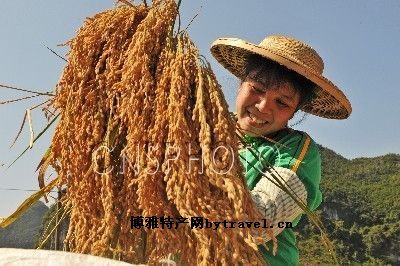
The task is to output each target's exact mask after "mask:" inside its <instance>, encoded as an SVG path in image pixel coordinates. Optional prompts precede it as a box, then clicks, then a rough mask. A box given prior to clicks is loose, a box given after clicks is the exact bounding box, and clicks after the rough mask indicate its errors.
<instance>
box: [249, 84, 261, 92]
mask: <svg viewBox="0 0 400 266" xmlns="http://www.w3.org/2000/svg"><path fill="white" fill-rule="evenodd" d="M250 86H251V88H252V89H253V90H254V91H255V92H258V93H264V92H265V91H264V90H263V89H260V88H258V87H256V86H254V85H250Z"/></svg>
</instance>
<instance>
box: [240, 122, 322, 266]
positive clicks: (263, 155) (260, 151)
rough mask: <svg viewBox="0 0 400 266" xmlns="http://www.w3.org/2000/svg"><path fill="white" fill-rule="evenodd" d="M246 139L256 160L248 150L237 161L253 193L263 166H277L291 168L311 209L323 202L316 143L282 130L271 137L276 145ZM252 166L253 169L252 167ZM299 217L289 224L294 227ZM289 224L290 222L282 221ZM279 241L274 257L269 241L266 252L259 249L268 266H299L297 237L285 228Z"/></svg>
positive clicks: (305, 135) (299, 132)
mask: <svg viewBox="0 0 400 266" xmlns="http://www.w3.org/2000/svg"><path fill="white" fill-rule="evenodd" d="M245 140H246V142H247V144H248V145H251V146H252V147H253V148H254V149H255V150H256V151H257V154H256V155H257V157H254V155H253V153H251V152H249V151H247V149H246V148H244V149H242V150H241V151H240V155H241V157H240V159H241V161H242V164H243V165H244V167H245V170H246V173H245V176H246V182H247V185H248V187H249V189H250V190H252V189H253V188H254V187H255V186H256V184H257V182H258V181H259V180H260V179H261V177H262V175H261V174H260V171H263V169H265V167H266V165H268V164H269V165H271V166H279V167H284V168H288V169H291V170H292V171H293V172H295V173H296V174H297V176H298V177H299V178H300V180H301V181H302V182H303V184H304V186H305V188H306V190H307V206H308V208H310V209H311V210H314V209H315V208H317V207H318V206H319V205H320V203H321V201H322V194H321V191H320V190H319V183H320V179H321V157H320V154H319V150H318V147H317V145H316V143H315V142H314V141H313V140H312V139H311V138H310V137H309V136H308V135H307V134H306V133H304V132H301V131H295V130H292V129H284V130H282V131H280V132H278V134H277V135H276V136H275V137H274V140H276V141H278V144H276V143H275V144H274V143H272V142H270V141H267V140H265V139H264V138H255V137H249V136H246V137H245ZM253 166H254V167H253ZM300 218H301V216H300V217H298V218H296V219H295V220H294V221H292V224H293V226H295V225H297V223H298V222H299V220H300ZM283 222H290V221H283ZM276 239H277V241H278V249H277V254H276V256H274V255H273V254H272V243H271V241H269V242H267V243H266V246H267V247H268V248H269V250H266V249H265V248H264V247H263V246H259V250H260V252H261V254H262V256H263V258H264V259H265V261H266V262H267V263H268V265H272V266H275V265H298V264H299V251H298V248H297V246H296V237H295V235H294V232H293V230H292V229H290V228H286V229H284V230H283V231H282V232H281V233H280V234H279V235H277V236H276Z"/></svg>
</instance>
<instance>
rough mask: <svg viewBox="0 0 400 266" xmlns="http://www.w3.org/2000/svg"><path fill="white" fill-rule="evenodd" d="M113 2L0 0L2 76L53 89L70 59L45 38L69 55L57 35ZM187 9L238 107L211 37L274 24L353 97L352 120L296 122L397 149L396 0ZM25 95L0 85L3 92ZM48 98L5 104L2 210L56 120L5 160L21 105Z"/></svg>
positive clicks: (358, 151)
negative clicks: (214, 55) (302, 43)
mask: <svg viewBox="0 0 400 266" xmlns="http://www.w3.org/2000/svg"><path fill="white" fill-rule="evenodd" d="M136 2H137V1H136ZM113 4H114V1H113V0H96V1H93V0H79V1H78V0H68V1H67V0H57V1H54V0H53V1H51V0H39V1H27V0H24V1H23V0H1V2H0V10H1V11H2V12H1V13H2V15H1V16H0V36H1V40H2V41H1V42H0V84H7V85H13V86H16V87H19V88H25V89H34V90H40V91H48V90H52V88H54V86H55V84H56V83H57V80H58V78H59V77H60V74H61V71H62V69H63V67H64V62H63V61H62V60H60V59H59V58H58V57H56V56H55V55H53V54H52V53H51V52H49V50H47V49H46V48H45V46H48V47H50V48H52V49H54V50H56V51H57V52H59V53H60V54H63V55H65V53H66V51H67V49H66V48H62V47H58V46H57V45H58V44H62V43H65V42H66V41H68V40H69V39H70V38H72V37H73V36H74V34H75V32H76V30H77V29H78V28H79V26H80V25H81V24H82V22H83V21H84V19H85V17H88V16H92V15H94V14H95V13H97V12H99V11H102V10H104V9H107V8H112V7H113ZM200 6H202V8H200ZM181 13H182V19H181V21H182V22H181V25H182V26H181V27H182V28H185V27H186V26H187V25H188V23H189V21H190V20H191V18H192V17H194V16H195V15H196V14H197V13H199V14H198V16H197V17H196V18H195V20H194V21H193V23H192V24H191V25H190V27H189V29H188V31H189V33H190V36H191V37H192V39H193V40H194V42H195V43H196V44H197V45H198V47H199V49H200V52H201V53H202V54H203V55H205V56H206V57H207V58H208V60H209V61H210V62H211V64H212V67H213V69H214V72H215V73H216V75H217V78H218V80H219V82H220V83H221V85H222V87H223V89H224V93H225V95H226V99H227V101H228V103H229V104H230V106H231V108H232V109H233V108H234V105H233V103H234V98H235V95H236V91H237V87H238V81H237V80H236V78H235V77H234V76H232V75H231V74H230V73H229V72H227V71H225V70H224V69H223V68H221V67H220V66H218V64H217V63H216V61H215V60H214V59H213V58H212V57H211V55H210V53H209V47H210V44H211V43H212V42H213V41H214V40H215V39H216V38H218V37H239V38H242V39H245V40H248V41H251V42H254V43H259V42H260V41H261V40H262V39H263V38H264V37H265V36H267V35H270V34H284V35H289V36H293V37H296V38H298V39H300V40H303V41H305V42H307V43H309V44H310V45H311V46H312V47H313V48H314V49H315V50H317V51H318V52H319V54H320V55H321V56H322V58H323V59H324V62H325V71H324V74H325V76H326V77H328V78H329V79H330V80H332V81H333V82H334V83H335V84H336V85H337V86H338V87H340V88H341V89H342V90H343V91H344V92H345V94H346V95H347V96H348V98H349V100H350V101H351V103H352V106H353V113H352V115H351V116H350V118H349V119H347V120H344V121H335V120H328V119H322V118H318V117H313V116H308V118H307V119H306V120H305V121H304V122H302V123H301V124H300V125H299V126H296V129H299V130H304V131H307V132H308V133H309V134H310V135H311V136H312V137H313V138H314V139H315V140H316V141H317V142H318V143H320V144H322V145H323V146H325V147H328V148H331V149H333V150H335V151H336V152H338V153H339V154H341V155H343V156H345V157H347V158H356V157H371V156H378V155H383V154H387V153H398V154H399V153H400V141H399V137H400V118H399V115H400V88H399V84H398V79H396V78H397V77H398V76H399V70H400V52H399V47H400V16H399V15H398V14H400V2H399V1H390V0H386V1H371V0H370V1H317V0H305V1H295V0H293V1H285V0H281V1H265V0H263V1H262V0H249V1H236V0H230V1H228V0H213V1H210V0H209V1H189V0H183V1H182V8H181ZM25 95H26V94H25V93H19V92H15V91H9V90H5V89H1V88H0V101H4V100H8V99H13V98H17V97H22V96H25ZM45 99H46V98H41V99H35V100H28V101H25V102H19V103H13V104H8V105H0V118H1V121H2V123H1V126H0V217H2V216H6V215H8V214H9V213H10V212H11V211H12V210H14V209H15V208H16V207H17V206H18V204H19V203H20V202H22V201H23V199H25V198H26V197H27V196H28V195H30V194H31V193H32V192H27V191H26V192H24V191H12V190H4V189H5V188H18V189H36V188H37V187H38V185H37V178H36V176H37V173H35V172H34V171H35V167H36V165H37V164H38V162H39V160H40V158H41V156H42V154H43V153H44V151H45V150H46V148H47V147H48V145H49V143H50V139H51V135H52V130H50V131H49V132H48V133H47V134H46V135H45V136H44V137H42V138H41V139H40V140H39V141H38V142H37V143H36V144H35V145H34V147H33V149H32V150H30V151H29V152H28V153H26V155H25V156H24V157H22V159H20V160H19V161H18V162H17V163H16V164H14V165H13V166H12V167H11V168H9V169H6V168H7V166H8V165H9V164H10V162H11V161H12V160H13V159H15V158H16V157H17V156H18V154H19V153H20V152H21V151H22V150H24V149H25V147H26V146H27V144H28V142H29V130H28V128H27V127H25V128H24V131H23V132H22V135H21V137H20V139H19V141H18V143H17V144H16V145H15V146H14V147H13V148H12V149H10V148H9V146H10V144H11V142H12V140H13V138H14V137H15V135H16V133H17V132H18V129H19V126H20V123H21V121H22V118H23V115H24V111H25V109H27V108H30V107H32V106H34V105H36V104H37V103H40V102H41V101H43V100H45ZM32 120H33V127H34V130H35V133H36V134H37V133H38V132H39V131H40V129H41V128H43V127H44V126H45V124H46V120H45V119H44V116H43V114H42V113H41V111H40V110H35V111H33V112H32ZM3 164H4V165H3Z"/></svg>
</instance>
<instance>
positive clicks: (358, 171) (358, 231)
mask: <svg viewBox="0 0 400 266" xmlns="http://www.w3.org/2000/svg"><path fill="white" fill-rule="evenodd" d="M320 151H321V157H322V180H321V190H322V193H323V198H324V199H323V203H322V204H321V206H320V208H319V211H318V213H319V215H320V218H321V220H322V221H323V223H324V226H325V227H326V232H327V234H328V236H329V238H330V239H331V240H332V242H333V244H334V245H335V248H336V253H337V258H338V259H339V260H340V262H341V263H343V264H353V265H354V264H355V265H360V264H361V265H362V264H365V265H377V264H378V265H379V264H382V265H387V264H390V265H399V264H400V255H399V254H400V252H399V250H400V222H399V220H400V219H399V218H400V202H399V199H400V197H399V195H400V192H399V188H400V155H397V154H388V155H385V156H379V157H374V158H356V159H352V160H349V159H346V158H344V157H343V156H341V155H339V154H336V153H335V152H334V151H332V150H329V149H327V148H324V147H322V146H320ZM297 230H298V239H299V248H300V250H301V263H302V264H303V265H310V264H319V263H325V264H330V263H333V260H332V258H331V256H329V254H328V252H327V250H326V249H325V248H324V247H323V245H322V244H321V237H320V234H319V232H318V231H317V229H316V228H315V227H314V226H313V225H311V224H310V223H309V222H308V221H307V219H303V220H302V221H301V222H300V224H299V226H298V229H297Z"/></svg>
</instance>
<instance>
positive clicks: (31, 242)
mask: <svg viewBox="0 0 400 266" xmlns="http://www.w3.org/2000/svg"><path fill="white" fill-rule="evenodd" d="M48 210H49V208H48V207H47V206H46V205H45V204H44V203H43V202H41V201H37V202H36V203H35V204H33V205H32V207H31V208H29V209H28V210H27V211H26V212H25V213H24V214H23V215H22V216H21V217H19V218H18V219H17V220H16V221H15V222H14V223H12V224H11V225H9V226H8V227H6V228H0V248H34V247H35V244H36V241H37V238H38V236H39V231H40V229H41V227H42V220H43V216H44V215H45V214H46V213H47V211H48Z"/></svg>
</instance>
